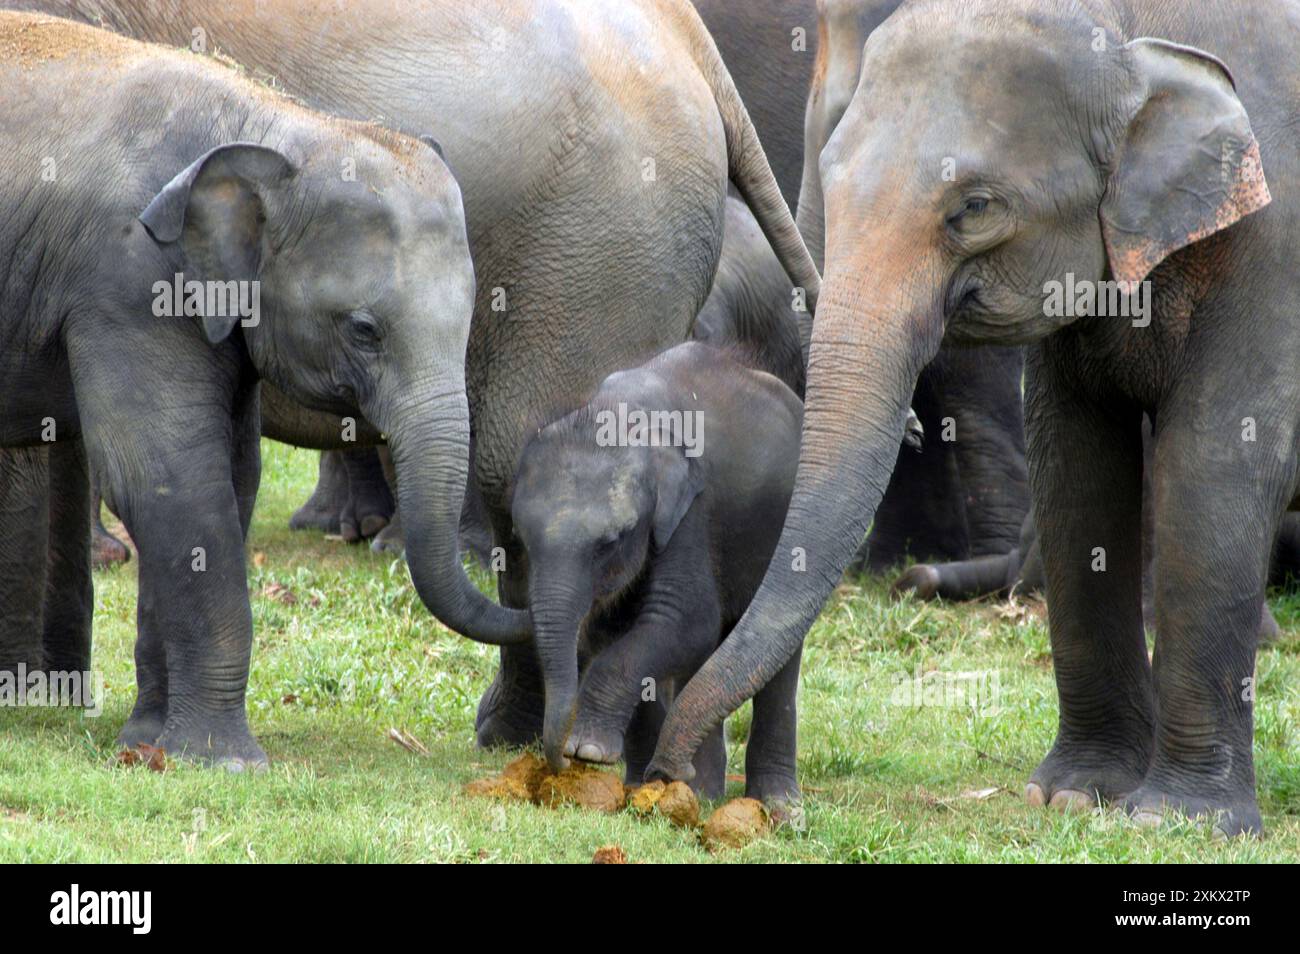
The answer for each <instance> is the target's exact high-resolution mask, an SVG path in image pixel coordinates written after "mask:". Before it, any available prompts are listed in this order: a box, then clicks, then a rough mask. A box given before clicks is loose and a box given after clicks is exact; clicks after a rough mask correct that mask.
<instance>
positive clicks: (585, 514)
mask: <svg viewBox="0 0 1300 954" xmlns="http://www.w3.org/2000/svg"><path fill="white" fill-rule="evenodd" d="M620 406H622V407H623V408H625V409H626V411H627V412H629V413H636V412H637V411H645V412H678V413H680V414H689V415H693V418H692V420H694V421H695V422H696V423H695V424H694V425H693V428H695V429H694V430H692V431H689V432H687V433H691V434H695V435H697V436H698V438H699V441H698V443H697V444H696V445H695V447H694V449H692V447H691V445H689V444H685V445H684V444H683V442H680V441H679V442H678V443H677V444H676V445H675V446H674V444H673V439H674V432H673V430H672V429H671V428H670V427H660V426H656V424H655V423H653V422H652V423H650V424H649V425H647V426H645V427H643V428H641V429H639V430H631V431H629V437H628V442H627V445H624V446H608V445H606V444H603V443H602V441H601V437H600V435H601V433H602V424H603V422H602V415H603V414H611V415H617V414H618V413H619V412H618V409H619V408H620ZM802 420H803V406H802V404H801V403H800V401H799V399H798V398H797V397H796V396H795V395H794V393H793V392H792V391H791V390H790V389H789V388H788V387H786V386H785V385H783V384H782V383H781V382H780V381H778V380H777V379H776V378H774V377H772V376H771V375H769V374H765V373H763V372H760V371H755V370H752V369H750V368H748V367H746V366H745V365H744V364H743V363H741V362H740V361H739V360H737V357H736V356H734V355H732V354H730V353H728V352H727V351H724V350H721V349H718V348H714V347H710V346H708V345H704V344H701V343H699V342H688V343H686V344H682V345H678V346H677V347H676V348H673V349H671V350H669V351H667V352H665V353H664V354H662V355H660V356H658V357H656V358H654V359H653V360H652V361H650V362H649V363H647V364H645V365H643V366H642V367H639V368H635V369H632V370H628V371H620V372H618V373H616V374H613V375H610V376H609V377H608V378H606V379H605V381H604V382H603V383H602V384H601V386H600V389H599V390H598V391H597V392H596V395H595V396H594V397H593V398H592V400H591V402H590V403H589V404H587V405H585V406H583V407H581V408H579V409H578V410H576V411H574V412H573V413H571V414H569V415H567V416H565V417H563V418H561V419H559V420H558V421H556V422H554V423H552V424H548V425H547V426H546V427H545V428H543V429H542V431H541V433H540V434H538V435H537V436H536V437H535V438H533V439H532V440H531V441H529V443H528V445H527V447H526V448H525V450H524V456H523V461H522V462H521V465H520V472H519V477H518V480H517V481H516V484H515V495H514V502H513V512H514V525H515V530H516V532H517V533H518V534H519V537H520V539H521V540H522V542H523V545H524V546H525V548H526V549H527V550H528V558H529V567H530V576H529V605H530V607H531V609H532V613H533V620H534V623H535V625H536V640H537V647H538V652H539V654H540V656H541V660H542V671H543V672H544V674H545V677H546V723H545V732H544V734H543V742H544V746H545V750H546V756H547V759H548V761H549V762H550V763H551V765H552V767H554V768H555V769H557V770H559V769H561V768H563V767H564V766H565V765H567V764H568V759H569V757H576V758H578V759H581V760H584V761H588V762H604V763H609V762H615V761H617V760H618V759H620V758H625V759H626V762H627V772H628V776H627V777H628V780H629V781H637V780H639V779H640V778H641V775H642V773H643V772H644V769H645V767H646V764H647V762H648V761H649V757H650V754H651V752H652V751H653V749H654V742H655V740H656V738H657V734H658V733H657V729H658V726H659V723H660V722H661V721H662V718H663V700H662V698H660V697H659V689H658V687H659V686H660V685H661V684H662V685H671V684H673V683H676V682H679V681H685V680H686V679H688V678H690V676H691V674H692V673H693V672H694V671H695V669H696V668H698V666H699V665H700V664H701V663H703V662H704V660H705V659H707V658H708V657H709V654H710V653H711V652H712V651H713V650H714V648H716V647H717V645H718V642H719V641H720V640H722V639H723V638H724V637H725V636H726V634H727V633H728V632H729V631H730V629H731V627H732V626H733V625H734V624H735V622H736V620H738V619H739V618H740V616H741V614H742V613H743V612H744V610H745V607H746V606H748V605H749V600H750V598H751V597H752V596H753V594H754V591H755V590H756V589H757V588H758V584H759V582H760V580H761V579H762V575H763V571H764V570H765V569H766V567H767V562H768V559H769V558H770V557H771V554H772V548H773V547H774V546H775V545H776V538H777V535H778V533H779V532H780V531H779V527H780V524H781V523H782V521H783V520H784V518H785V508H786V505H787V503H788V502H789V495H790V489H791V487H793V485H794V468H795V463H796V461H797V459H798V456H799V431H800V425H801V423H802ZM678 434H680V432H678ZM651 442H653V443H655V444H660V445H662V446H637V445H640V444H649V443H651ZM798 670H799V663H798V659H797V658H796V659H794V660H792V661H791V663H789V664H788V666H787V669H786V671H785V672H784V673H782V674H781V676H780V677H779V678H778V679H776V680H775V681H773V682H772V683H771V684H769V685H768V687H767V688H766V689H765V690H764V691H763V692H762V693H759V695H758V696H757V697H756V698H755V700H754V721H753V726H752V728H751V730H750V741H749V747H748V751H747V760H746V772H745V777H746V794H747V795H749V796H750V797H753V798H761V799H765V800H767V801H769V802H775V801H780V800H786V801H788V800H791V799H794V798H797V797H798V790H797V789H793V790H790V789H788V788H787V787H786V781H787V780H788V779H789V778H790V777H792V774H793V766H792V765H784V764H781V763H779V762H777V763H773V762H772V761H771V759H772V757H773V756H774V755H776V756H779V755H781V754H783V753H786V752H789V751H791V750H792V749H793V743H794V733H795V727H796V722H797V719H796V712H795V689H796V687H797V684H798ZM580 673H581V682H579V675H580ZM647 680H652V682H649V683H647ZM647 685H650V686H652V687H654V692H655V697H656V698H654V699H653V700H650V701H646V700H645V692H646V686H647ZM629 726H631V727H632V728H631V729H629ZM647 729H648V730H649V731H646V730H647ZM625 735H626V736H627V741H626V743H625ZM647 742H648V743H649V744H648V746H647V745H646V743H647ZM725 768H726V753H725V748H724V742H723V737H722V729H721V727H720V726H719V727H718V728H717V729H715V730H714V733H713V735H712V736H711V737H710V738H709V739H708V740H707V741H706V742H705V745H704V748H703V749H702V750H701V753H700V756H699V757H698V759H697V764H696V775H695V777H694V783H695V784H696V785H697V786H698V787H699V789H700V790H701V791H702V792H703V793H704V794H705V795H707V796H709V797H715V798H716V797H719V796H721V795H722V793H723V787H724V782H725V779H724V773H725ZM773 782H776V783H778V784H779V787H776V788H774V787H773Z"/></svg>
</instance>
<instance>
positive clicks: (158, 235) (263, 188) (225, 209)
mask: <svg viewBox="0 0 1300 954" xmlns="http://www.w3.org/2000/svg"><path fill="white" fill-rule="evenodd" d="M294 172H295V170H294V167H293V165H292V163H290V162H289V160H288V159H287V158H285V157H284V156H283V155H282V154H281V153H279V152H277V151H276V150H274V149H269V148H267V147H266V146H259V145H257V144H256V143H248V142H236V143H230V144H229V145H225V146H218V147H217V148H215V149H213V150H211V151H210V152H207V153H204V154H203V155H202V156H200V157H199V158H198V159H196V160H195V161H194V162H193V163H192V164H191V165H190V166H189V167H188V168H187V169H185V170H184V171H182V172H181V173H180V174H179V175H177V176H176V178H174V179H172V181H171V182H169V183H167V185H165V186H163V189H162V191H161V192H159V193H158V194H157V195H156V196H154V198H153V201H152V202H150V203H149V205H148V206H147V207H146V208H145V210H144V211H143V212H141V213H140V222H141V223H142V224H143V225H144V227H145V228H146V229H148V230H149V234H150V235H151V236H153V238H154V240H155V241H157V242H161V243H169V242H180V243H181V247H182V249H183V250H184V252H185V258H186V260H187V262H188V264H189V266H190V267H192V268H193V269H194V270H195V271H196V272H197V273H198V274H197V275H194V276H189V277H192V278H196V279H199V280H205V281H223V282H225V281H253V280H254V279H255V278H256V277H257V274H258V270H259V269H260V268H261V265H262V260H263V258H264V256H265V255H266V252H267V243H266V216H267V212H266V208H267V198H268V196H269V194H270V193H271V192H272V191H273V190H275V189H277V188H281V187H283V185H284V183H285V181H286V180H288V179H289V178H290V177H291V176H293V174H294ZM237 321H239V317H238V316H237V315H235V316H211V315H209V316H205V317H204V319H203V327H204V330H205V331H206V332H207V335H208V339H209V340H210V341H211V342H212V343H213V344H216V343H217V342H219V341H223V340H225V338H226V337H227V336H228V335H229V334H230V332H231V331H232V330H233V329H234V327H235V323H236V322H237Z"/></svg>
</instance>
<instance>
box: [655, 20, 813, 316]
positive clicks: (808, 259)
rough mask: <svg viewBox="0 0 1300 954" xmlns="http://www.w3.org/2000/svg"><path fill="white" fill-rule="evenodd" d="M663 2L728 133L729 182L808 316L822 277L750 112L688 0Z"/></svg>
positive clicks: (706, 30)
mask: <svg viewBox="0 0 1300 954" xmlns="http://www.w3.org/2000/svg"><path fill="white" fill-rule="evenodd" d="M664 6H665V7H666V8H668V9H670V11H671V15H672V16H673V17H674V19H675V20H676V22H677V24H678V26H679V29H680V30H681V31H682V33H683V35H684V36H685V37H686V38H687V39H688V40H689V42H690V47H691V50H692V51H693V53H694V56H695V63H696V65H697V66H698V67H699V70H700V72H701V74H703V76H704V79H705V81H706V82H707V83H708V84H709V88H710V89H712V90H713V98H714V101H715V102H716V103H717V104H718V113H719V114H720V115H721V116H722V126H723V129H724V130H725V131H726V136H727V172H728V175H730V177H731V181H732V184H733V185H735V187H736V191H738V192H739V193H740V194H741V195H742V196H743V197H744V199H745V202H746V204H748V206H749V209H750V211H751V212H753V213H754V218H755V219H757V220H758V224H759V227H760V228H761V229H762V230H763V235H765V236H766V237H767V240H768V242H769V243H770V244H771V246H772V250H773V251H774V252H776V257H777V259H779V260H780V262H781V265H782V267H783V268H784V269H785V271H786V274H787V275H789V276H790V280H791V281H792V282H793V283H794V285H795V287H797V288H802V289H803V290H804V295H805V301H806V305H807V310H808V314H810V315H811V314H812V312H813V311H814V309H815V306H816V303H817V296H818V294H819V293H820V292H821V286H822V279H821V275H820V274H818V272H817V265H816V264H815V263H814V262H813V260H812V256H811V255H809V254H808V247H807V246H806V245H804V241H803V237H802V236H801V235H800V234H799V228H798V226H796V225H795V223H794V216H793V215H791V214H790V207H789V206H788V205H786V204H785V198H784V197H783V196H782V195H781V187H780V186H778V185H777V183H776V176H775V175H773V174H772V167H771V166H770V165H768V162H767V154H766V153H764V152H763V146H762V144H761V143H760V142H759V141H758V133H757V132H755V131H754V124H753V123H752V122H751V121H750V118H749V111H748V110H747V109H745V104H744V103H743V102H741V99H740V94H739V93H738V92H737V91H736V84H735V83H734V82H733V81H732V79H731V73H730V72H728V70H727V66H726V64H725V63H723V62H722V54H720V53H719V52H718V48H717V46H716V45H715V44H714V42H713V37H712V36H710V35H709V31H708V28H707V27H705V25H704V21H703V20H701V19H700V15H699V14H698V13H697V12H696V11H695V7H694V6H692V4H691V3H690V2H689V0H667V2H666V3H665V4H664Z"/></svg>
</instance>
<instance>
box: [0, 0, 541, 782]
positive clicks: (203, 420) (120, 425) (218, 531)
mask: <svg viewBox="0 0 1300 954" xmlns="http://www.w3.org/2000/svg"><path fill="white" fill-rule="evenodd" d="M0 48H3V49H4V50H5V51H6V55H5V58H4V60H3V62H0V88H3V89H4V90H5V97H6V107H5V110H4V113H3V117H2V118H0V124H3V139H4V141H5V142H6V143H7V144H8V148H7V149H6V151H5V153H4V154H3V156H0V222H3V223H5V225H4V226H3V227H0V263H4V264H3V266H0V287H3V288H4V289H6V292H5V296H4V299H3V304H2V306H0V307H3V311H0V340H3V341H5V344H6V346H5V348H4V349H3V351H0V402H3V406H4V409H5V410H4V413H3V414H2V415H0V447H3V448H25V447H34V446H36V445H38V444H41V443H42V442H47V443H51V445H52V446H53V447H55V448H58V450H57V451H51V458H52V459H53V457H54V455H55V454H56V453H57V454H58V455H60V456H62V455H71V458H72V459H73V460H74V461H77V460H78V457H79V455H80V454H81V453H82V445H84V453H85V456H86V458H88V462H89V464H88V466H87V465H85V464H84V463H80V464H79V465H78V466H75V467H72V468H71V469H70V470H69V471H68V473H69V474H70V475H71V477H70V478H69V479H70V481H71V482H72V483H75V484H76V486H75V487H69V488H68V489H67V490H66V493H58V494H55V495H54V496H55V497H56V498H58V499H60V500H63V501H65V502H70V503H71V504H72V505H73V516H74V518H75V519H73V520H71V521H70V526H69V527H68V529H67V530H66V540H65V541H64V543H65V545H67V546H69V547H75V549H76V551H77V553H78V555H79V556H80V558H82V559H84V558H86V557H87V556H88V553H89V531H90V513H89V501H90V491H89V474H88V471H93V472H94V473H95V474H96V475H97V476H98V478H99V483H100V485H101V486H102V487H103V489H104V492H105V495H106V496H107V498H108V499H109V502H110V503H111V505H112V507H113V509H114V510H115V511H116V512H117V513H118V514H119V515H120V516H121V518H122V520H123V522H124V523H125V525H126V527H127V530H128V532H129V533H130V534H131V536H132V538H133V539H134V541H135V544H136V547H137V548H138V550H139V554H140V561H139V575H140V599H139V602H140V610H139V636H138V639H137V643H136V674H137V680H138V690H139V691H138V695H137V699H136V704H135V709H134V711H133V712H132V715H131V718H130V720H129V721H128V723H127V724H126V726H125V728H124V729H123V730H122V735H121V741H122V742H123V743H124V744H127V745H135V744H138V743H142V742H148V743H152V744H157V745H159V746H162V747H163V748H165V749H167V750H168V751H169V752H173V753H176V754H181V753H183V752H184V753H187V754H189V755H192V756H197V757H200V758H203V759H211V760H213V761H217V762H220V763H224V764H226V765H228V766H230V767H232V768H243V767H246V766H249V765H258V764H261V763H264V762H265V759H266V756H265V754H264V753H263V752H262V749H261V748H260V747H259V746H258V744H257V742H256V741H255V740H254V738H253V736H252V734H251V733H250V732H249V729H248V723H247V717H246V713H245V707H244V697H245V690H246V686H247V679H248V666H249V653H250V648H251V643H252V616H251V613H250V609H249V601H248V589H247V581H246V577H245V573H244V535H245V533H246V532H247V529H248V524H249V519H250V516H251V512H252V507H253V501H254V498H255V496H256V492H257V486H258V479H259V471H260V463H259V453H258V450H259V448H258V441H259V412H258V394H259V381H260V379H261V378H263V377H265V378H266V379H267V380H269V381H272V382H274V383H275V384H277V385H278V386H279V387H280V388H281V389H283V390H284V391H285V392H286V393H287V394H289V395H291V396H292V397H293V399H294V400H295V401H297V402H299V403H303V404H306V405H311V406H314V407H317V408H319V409H321V410H323V411H327V412H331V413H334V414H350V415H355V416H361V415H362V414H364V417H365V418H366V419H367V420H370V421H374V422H375V423H376V425H377V426H378V427H382V428H383V431H384V433H386V434H387V435H388V439H389V444H390V446H391V448H392V452H393V456H394V460H395V461H396V465H397V470H398V472H399V474H401V475H402V478H403V479H402V481H401V493H402V499H403V502H404V503H405V504H406V505H407V511H408V513H410V514H411V515H412V520H413V522H416V521H418V524H419V530H420V537H421V538H423V539H426V540H429V541H435V540H437V539H439V538H440V534H439V533H438V532H437V530H438V527H439V526H440V525H441V524H445V523H446V522H447V521H450V522H451V523H450V525H451V526H452V527H454V525H455V521H456V518H457V517H458V515H459V510H460V499H461V495H462V490H463V487H464V484H465V459H464V455H463V454H460V455H458V454H456V453H455V452H454V449H455V448H458V447H459V448H461V449H462V450H463V449H464V448H465V446H466V445H467V443H468V430H469V428H468V419H467V413H466V407H465V398H464V393H463V357H464V349H465V342H466V339H467V337H468V334H469V321H470V315H471V309H472V303H473V296H474V273H473V267H472V264H471V262H470V259H469V249H468V243H467V241H466V235H465V220H464V213H463V209H462V206H461V201H460V191H459V189H458V188H457V185H456V182H455V180H454V179H453V178H452V177H451V174H450V173H449V172H448V170H447V168H446V166H445V165H444V164H443V162H442V161H441V159H439V157H438V155H437V154H436V152H435V150H433V149H432V148H430V147H429V146H428V145H426V144H424V143H422V142H420V141H418V140H416V139H411V138H407V137H405V136H401V135H398V134H396V133H392V132H389V131H387V130H385V129H382V128H380V127H376V126H373V125H369V124H360V123H351V122H342V121H338V120H335V119H332V118H327V117H324V116H321V115H319V114H316V113H313V112H311V111H309V110H306V109H304V108H302V107H301V106H298V105H296V104H295V103H293V102H292V101H290V100H289V99H287V98H285V97H280V96H277V95H275V94H273V93H271V92H270V91H268V90H267V89H266V88H264V87H263V86H261V85H260V84H257V83H254V82H253V81H251V80H249V79H247V78H245V77H243V76H241V75H240V74H239V73H238V72H237V71H236V70H234V69H232V68H229V67H227V66H224V65H221V64H220V63H218V62H217V61H216V60H207V59H201V58H196V57H194V56H191V55H188V54H185V53H181V52H177V51H173V50H167V49H164V48H161V47H155V46H150V45H146V44H142V43H137V42H135V41H132V40H128V39H125V38H122V37H119V36H115V35H113V34H111V33H108V32H106V31H101V30H97V29H92V28H89V27H86V26H82V25H78V24H73V23H70V22H69V21H66V20H58V19H53V18H50V17H45V16H33V15H28V14H16V13H9V12H4V13H0ZM163 116H165V117H166V122H165V123H160V121H159V117H163ZM345 164H346V168H348V169H350V170H351V171H352V172H353V173H354V175H352V176H350V177H348V176H342V175H340V174H339V171H340V169H343V168H345ZM177 276H179V278H178V277H177ZM236 301H238V302H239V307H236V306H235V302H236ZM178 305H179V313H178V308H177V306H178ZM250 306H251V307H250ZM59 472H60V473H61V472H62V471H61V470H60V471H59ZM51 473H52V474H53V473H55V472H54V471H52V472H51ZM49 479H50V480H53V479H54V477H53V476H51V477H50V478H49ZM448 506H450V507H451V511H450V512H449V511H448V510H447V507H448ZM38 509H39V508H38ZM56 512H58V511H57V510H56V509H48V508H47V513H50V514H54V513H56ZM33 536H34V537H35V538H39V534H34V535H33ZM4 556H5V555H4V554H0V558H3V557H4ZM55 556H56V557H57V553H56V554H55ZM409 563H410V569H411V575H412V577H413V579H414V581H415V584H416V587H417V589H418V590H419V591H420V593H421V595H423V596H426V597H427V594H429V592H430V581H431V580H432V579H434V578H441V577H443V576H445V575H446V574H448V573H452V572H454V573H457V574H460V575H462V576H463V574H464V571H463V568H462V567H461V566H460V564H459V561H458V560H457V559H456V546H455V538H454V536H453V537H452V540H451V549H450V551H446V550H440V549H439V548H438V545H437V544H436V543H429V544H427V545H426V546H423V547H421V548H419V549H414V550H412V552H411V554H410V560H409ZM11 572H13V566H12V561H10V560H7V559H6V560H3V565H0V578H4V576H5V575H7V574H9V573H11ZM67 580H68V582H65V583H64V585H63V587H62V589H61V590H60V598H66V599H68V600H69V602H71V601H73V600H76V599H78V598H80V597H81V596H82V595H88V593H89V590H88V587H89V573H88V566H84V565H82V566H78V567H76V568H75V572H72V573H70V574H68V576H67ZM476 592H477V591H476ZM429 601H430V602H433V600H432V599H430V600H429ZM479 602H480V603H481V604H482V606H483V607H484V608H485V610H493V611H495V612H496V613H497V614H498V618H501V619H502V623H503V626H504V627H505V628H506V629H508V630H510V631H513V632H518V633H524V634H526V633H527V632H528V620H527V618H526V614H524V613H519V612H516V613H514V614H511V613H509V612H508V611H506V610H502V609H501V608H500V607H496V606H495V605H494V604H492V603H491V601H489V600H487V599H486V598H483V597H481V596H479ZM8 610H9V607H5V606H0V613H4V614H5V616H4V619H3V620H0V626H2V627H3V629H4V631H5V634H6V635H5V637H4V639H0V642H3V641H4V640H7V639H8V636H9V634H10V633H12V629H13V627H14V626H15V623H14V622H13V621H11V620H10V619H9V618H8ZM23 625H26V626H27V627H28V629H29V630H30V626H31V623H30V620H27V621H25V623H24V624H23ZM43 625H44V626H46V627H48V626H49V623H48V621H46V622H45V623H43ZM66 635H69V636H76V635H77V633H75V632H71V633H69V634H66ZM47 642H48V640H47ZM85 652H88V643H87V645H86V648H85ZM78 658H81V657H80V656H79V657H78Z"/></svg>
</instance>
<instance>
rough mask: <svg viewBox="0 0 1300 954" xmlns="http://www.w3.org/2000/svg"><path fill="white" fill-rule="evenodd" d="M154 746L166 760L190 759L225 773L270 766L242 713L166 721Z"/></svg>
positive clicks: (261, 768) (262, 768)
mask: <svg viewBox="0 0 1300 954" xmlns="http://www.w3.org/2000/svg"><path fill="white" fill-rule="evenodd" d="M156 744H157V746H158V748H160V749H162V750H163V751H164V752H166V753H167V755H168V756H169V757H172V758H184V759H192V760H194V761H197V762H200V763H202V764H204V765H211V766H214V767H216V768H222V769H225V770H226V771H228V772H244V771H261V770H264V769H265V768H267V766H268V765H269V764H270V760H269V759H268V758H267V757H266V753H265V752H264V751H262V747H261V746H260V745H258V744H257V740H256V739H254V738H253V734H252V733H251V732H250V731H249V730H248V723H247V720H246V717H245V715H244V713H243V712H242V711H240V712H237V713H230V714H226V715H209V716H206V717H198V716H195V717H190V718H186V719H169V720H168V722H167V725H166V726H165V727H164V728H163V731H162V734H161V735H159V736H158V741H157V743H156Z"/></svg>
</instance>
